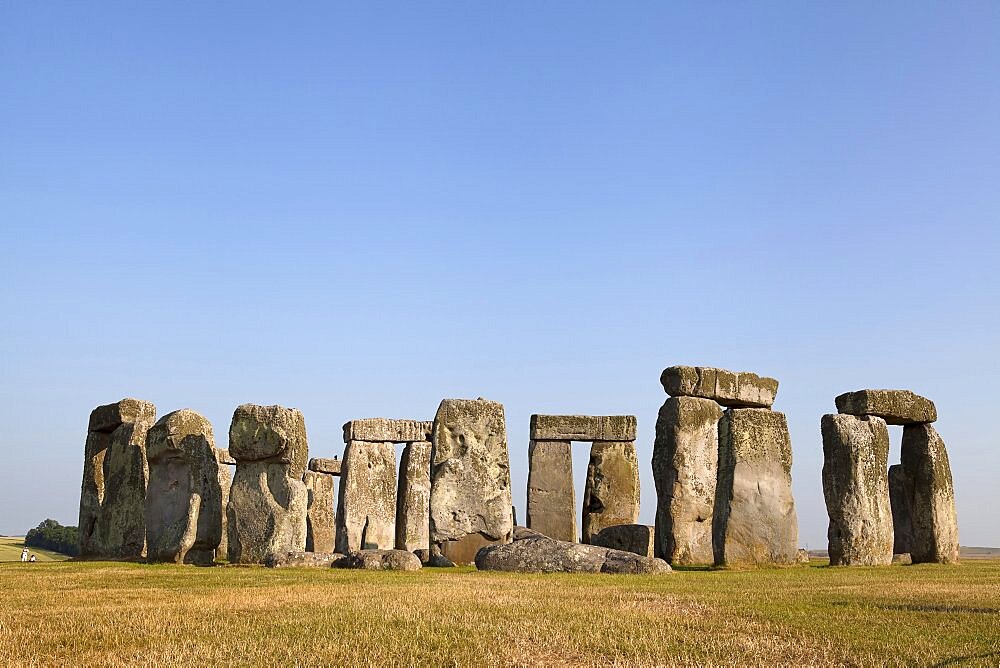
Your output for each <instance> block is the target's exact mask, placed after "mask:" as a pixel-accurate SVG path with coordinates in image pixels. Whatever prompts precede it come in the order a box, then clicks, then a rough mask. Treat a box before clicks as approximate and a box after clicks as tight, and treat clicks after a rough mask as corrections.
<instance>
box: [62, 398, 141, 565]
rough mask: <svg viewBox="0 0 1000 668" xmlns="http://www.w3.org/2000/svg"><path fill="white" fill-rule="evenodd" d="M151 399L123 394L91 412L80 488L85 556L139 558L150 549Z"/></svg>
mask: <svg viewBox="0 0 1000 668" xmlns="http://www.w3.org/2000/svg"><path fill="white" fill-rule="evenodd" d="M155 421H156V407H155V406H153V404H151V403H149V402H147V401H140V400H138V399H122V400H121V401H119V402H118V403H114V404H108V405H106V406H98V407H97V408H95V409H94V410H93V412H91V414H90V423H89V425H88V428H87V444H86V448H85V453H84V461H83V484H82V486H81V489H80V520H79V528H80V556H81V557H85V558H88V557H89V558H102V559H137V558H139V557H141V556H143V554H145V549H146V522H145V506H146V482H147V480H148V476H149V469H148V467H147V463H146V433H147V432H148V431H149V428H150V427H151V426H152V425H153V422H155Z"/></svg>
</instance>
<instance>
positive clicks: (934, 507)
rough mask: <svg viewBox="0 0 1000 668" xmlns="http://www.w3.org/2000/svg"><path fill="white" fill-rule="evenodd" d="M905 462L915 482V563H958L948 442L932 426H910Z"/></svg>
mask: <svg viewBox="0 0 1000 668" xmlns="http://www.w3.org/2000/svg"><path fill="white" fill-rule="evenodd" d="M901 459H902V463H903V470H904V471H905V473H906V475H907V476H908V477H909V478H910V480H912V481H913V497H912V500H911V502H910V512H911V514H910V517H911V521H912V532H913V533H912V544H911V545H910V556H911V557H912V558H913V563H915V564H921V563H942V564H954V563H958V518H957V516H956V513H955V489H954V486H953V485H952V479H951V465H950V464H949V463H948V451H947V450H946V449H945V447H944V441H943V440H941V437H940V436H939V435H938V433H937V430H935V429H934V427H933V426H932V425H929V424H911V425H906V426H905V427H903V448H902V458H901Z"/></svg>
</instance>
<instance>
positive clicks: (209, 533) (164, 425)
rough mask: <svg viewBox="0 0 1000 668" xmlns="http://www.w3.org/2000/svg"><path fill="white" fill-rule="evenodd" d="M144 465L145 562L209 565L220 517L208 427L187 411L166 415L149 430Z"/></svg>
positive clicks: (216, 468)
mask: <svg viewBox="0 0 1000 668" xmlns="http://www.w3.org/2000/svg"><path fill="white" fill-rule="evenodd" d="M146 459H147V461H148V463H149V483H148V485H147V487H146V506H145V519H146V558H147V559H148V560H149V561H164V562H172V563H177V564H181V563H188V564H200V565H203V566H205V565H211V564H212V563H213V562H214V561H215V550H216V548H218V546H219V541H221V540H222V516H223V514H224V507H223V505H222V487H221V485H220V483H219V462H218V459H217V455H216V450H215V436H214V435H213V433H212V424H211V423H210V422H209V421H208V420H207V419H206V418H205V417H204V416H202V415H200V414H199V413H196V412H195V411H192V410H188V409H182V410H179V411H174V412H173V413H167V414H166V415H164V416H163V417H162V418H160V419H159V420H158V421H157V422H156V424H154V425H153V426H152V427H151V428H150V429H149V432H148V434H147V436H146ZM227 473H228V471H227Z"/></svg>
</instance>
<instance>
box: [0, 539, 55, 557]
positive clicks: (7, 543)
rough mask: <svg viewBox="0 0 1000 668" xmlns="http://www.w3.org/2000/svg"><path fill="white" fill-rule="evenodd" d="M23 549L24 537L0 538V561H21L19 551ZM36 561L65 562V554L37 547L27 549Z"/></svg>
mask: <svg viewBox="0 0 1000 668" xmlns="http://www.w3.org/2000/svg"><path fill="white" fill-rule="evenodd" d="M23 547H24V537H23V536H21V537H13V536H0V561H17V562H20V561H21V549H22V548H23ZM28 549H29V550H31V554H33V555H35V558H37V559H38V561H65V560H66V559H69V557H67V556H66V555H65V554H59V553H58V552H49V551H48V550H40V549H38V548H37V547H30V548H28Z"/></svg>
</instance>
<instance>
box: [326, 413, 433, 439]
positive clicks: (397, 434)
mask: <svg viewBox="0 0 1000 668" xmlns="http://www.w3.org/2000/svg"><path fill="white" fill-rule="evenodd" d="M432 426H433V423H431V422H426V421H422V420H390V419H388V418H364V419H361V420H351V421H350V422H348V423H347V424H345V425H344V443H349V442H351V441H371V442H374V443H414V442H416V441H429V440H430V436H431V428H432Z"/></svg>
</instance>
